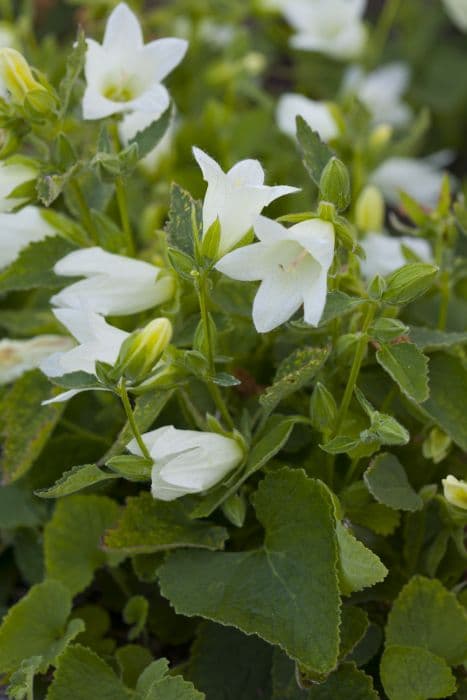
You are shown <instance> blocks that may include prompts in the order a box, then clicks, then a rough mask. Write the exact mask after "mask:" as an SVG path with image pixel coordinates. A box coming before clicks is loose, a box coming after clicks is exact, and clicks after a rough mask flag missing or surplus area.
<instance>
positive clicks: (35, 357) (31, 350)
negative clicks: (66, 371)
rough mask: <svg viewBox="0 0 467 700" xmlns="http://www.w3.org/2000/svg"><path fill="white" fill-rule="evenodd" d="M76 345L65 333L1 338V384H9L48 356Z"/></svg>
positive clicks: (37, 365)
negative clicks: (26, 337)
mask: <svg viewBox="0 0 467 700" xmlns="http://www.w3.org/2000/svg"><path fill="white" fill-rule="evenodd" d="M73 345H74V343H73V341H72V340H71V338H68V337H67V336H64V335H38V336H37V337H36V338H29V339H28V340H12V339H11V338H3V339H2V340H0V385H1V384H8V383H9V382H12V381H13V380H14V379H17V378H18V377H20V376H21V375H22V374H24V372H27V371H28V370H30V369H34V368H35V367H39V365H40V364H41V362H43V361H44V360H45V359H46V358H47V357H49V356H50V355H52V354H53V353H56V352H64V351H65V350H69V349H70V348H72V347H73Z"/></svg>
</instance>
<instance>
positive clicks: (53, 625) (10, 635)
mask: <svg viewBox="0 0 467 700" xmlns="http://www.w3.org/2000/svg"><path fill="white" fill-rule="evenodd" d="M70 612H71V595H70V593H69V591H68V590H67V589H66V588H65V587H64V586H62V584H61V583H59V582H58V581H44V582H43V583H39V584H37V585H35V586H33V587H32V588H31V589H30V590H29V591H28V593H27V594H26V595H25V596H24V598H22V599H21V600H20V601H19V602H18V603H16V605H13V607H12V608H10V610H9V612H8V614H7V615H6V617H5V618H4V619H3V622H2V626H1V627H0V673H9V672H11V671H16V670H17V669H18V667H19V665H20V664H21V662H22V661H23V660H24V659H30V658H31V657H32V656H41V657H42V661H41V665H40V671H41V673H44V672H45V671H46V670H47V668H48V666H49V664H50V663H52V662H53V661H54V659H55V658H56V656H57V655H58V654H60V653H61V652H62V651H63V649H64V648H65V647H66V645H67V644H69V642H70V641H71V640H72V639H73V638H74V637H75V636H76V635H77V634H79V632H81V631H82V630H83V629H84V626H83V623H82V621H81V620H72V621H71V622H70V623H69V625H68V627H66V622H67V620H68V617H69V615H70Z"/></svg>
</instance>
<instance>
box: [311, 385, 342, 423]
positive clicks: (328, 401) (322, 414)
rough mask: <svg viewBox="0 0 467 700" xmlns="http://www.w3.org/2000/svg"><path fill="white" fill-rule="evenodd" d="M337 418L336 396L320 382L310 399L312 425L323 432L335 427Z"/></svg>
mask: <svg viewBox="0 0 467 700" xmlns="http://www.w3.org/2000/svg"><path fill="white" fill-rule="evenodd" d="M336 416H337V406H336V402H335V400H334V396H333V395H332V394H331V392H330V391H329V390H328V389H326V387H325V386H324V384H321V382H318V383H317V385H316V387H315V390H314V392H313V394H312V396H311V399H310V418H311V424H312V426H313V427H314V428H316V429H317V430H320V431H321V432H323V431H324V430H328V429H330V428H332V427H333V425H334V421H335V420H336Z"/></svg>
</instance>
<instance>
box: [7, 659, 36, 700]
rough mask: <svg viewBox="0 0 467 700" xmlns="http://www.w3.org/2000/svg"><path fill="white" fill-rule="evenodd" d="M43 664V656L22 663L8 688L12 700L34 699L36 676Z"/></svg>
mask: <svg viewBox="0 0 467 700" xmlns="http://www.w3.org/2000/svg"><path fill="white" fill-rule="evenodd" d="M41 664H42V656H32V657H31V658H30V659H26V660H25V661H22V662H21V665H20V667H19V669H18V670H17V671H15V672H14V673H13V675H12V676H11V678H10V684H9V686H8V688H7V693H8V697H9V698H10V700H25V698H32V697H33V685H34V676H35V675H36V673H38V671H39V669H40V667H41Z"/></svg>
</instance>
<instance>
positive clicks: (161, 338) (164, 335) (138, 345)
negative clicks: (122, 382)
mask: <svg viewBox="0 0 467 700" xmlns="http://www.w3.org/2000/svg"><path fill="white" fill-rule="evenodd" d="M171 338H172V324H171V323H170V321H169V319H168V318H156V319H154V321H151V322H150V323H148V325H147V326H145V327H144V328H143V329H140V330H137V331H135V332H134V333H132V334H131V335H130V336H129V337H128V338H127V339H126V340H125V341H124V343H123V344H122V347H121V349H120V354H119V356H118V360H117V365H116V366H117V367H118V368H119V370H120V371H121V372H122V374H123V375H124V376H125V377H128V378H129V379H131V380H133V381H141V380H142V379H144V378H145V377H146V376H147V375H148V374H149V373H150V371H151V370H152V368H153V367H154V365H155V364H156V362H157V361H158V359H159V358H160V356H161V355H162V353H163V352H164V350H165V349H166V347H167V345H168V344H169V343H170V340H171Z"/></svg>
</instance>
